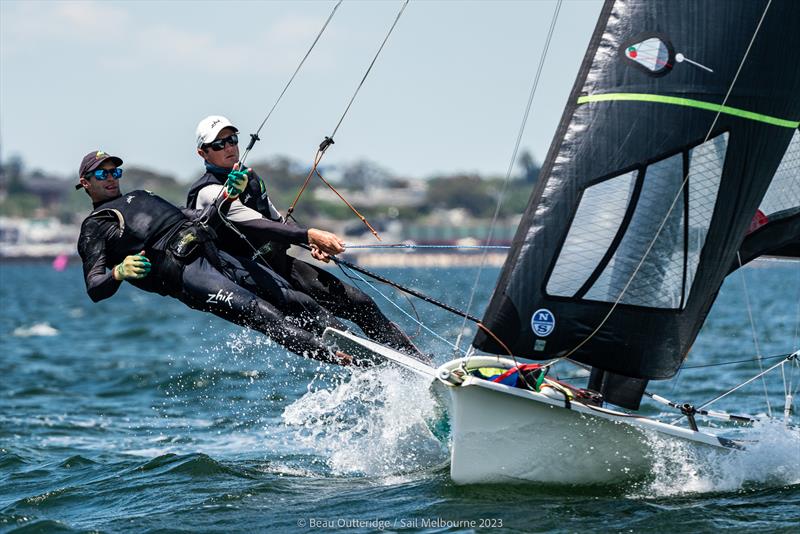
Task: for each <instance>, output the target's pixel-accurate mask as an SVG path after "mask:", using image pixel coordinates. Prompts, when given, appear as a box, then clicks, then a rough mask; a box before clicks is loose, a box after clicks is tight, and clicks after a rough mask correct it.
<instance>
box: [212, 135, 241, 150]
mask: <svg viewBox="0 0 800 534" xmlns="http://www.w3.org/2000/svg"><path fill="white" fill-rule="evenodd" d="M238 144H239V136H238V135H236V134H233V135H230V136H228V137H224V138H222V139H217V140H216V141H212V142H210V143H206V144H205V145H203V147H204V148H210V149H211V150H213V151H214V152H219V151H220V150H222V149H223V148H225V145H231V146H236V145H238Z"/></svg>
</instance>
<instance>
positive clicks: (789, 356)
mask: <svg viewBox="0 0 800 534" xmlns="http://www.w3.org/2000/svg"><path fill="white" fill-rule="evenodd" d="M798 356H800V350H798V351H796V352H793V353H792V354H790V355H788V356H787V357H786V358H785V359H784V360H783V361H780V362H778V363H776V364H775V365H773V366H772V367H770V368H769V369H767V370H766V371H763V372H761V373H758V374H757V375H756V376H754V377H752V378H749V379H747V380H746V381H744V382H742V383H741V384H739V385H738V386H736V387H734V388H732V389H729V390H728V391H726V392H725V393H723V394H722V395H719V396H717V397H715V398H713V399H711V400H710V401H708V402H706V403H705V404H702V405H701V406H699V407H698V408H697V409H698V410H702V409H703V408H707V407H708V406H711V405H712V404H713V403H715V402H717V401H718V400H720V399H722V398H724V397H727V396H728V395H730V394H731V393H733V392H734V391H736V390H737V389H740V388H742V387H744V386H746V385H747V384H749V383H750V382H752V381H753V380H757V379H759V378H761V377H762V376H764V375H765V374H767V373H769V372H770V371H772V370H773V369H775V368H776V367H779V366H781V365H783V364H784V363H786V362H787V361H789V360H794V359H797V357H798ZM684 417H685V416H684V415H682V416H680V417H678V418H677V419H675V420H674V421H672V422H671V423H670V424H671V425H674V424H675V423H677V422H678V421H680V420H681V419H683V418H684Z"/></svg>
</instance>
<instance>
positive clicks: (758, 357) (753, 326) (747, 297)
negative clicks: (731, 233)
mask: <svg viewBox="0 0 800 534" xmlns="http://www.w3.org/2000/svg"><path fill="white" fill-rule="evenodd" d="M736 259H737V260H738V262H739V275H740V277H741V279H742V289H743V290H744V302H745V304H746V307H747V317H748V318H749V319H750V331H751V332H752V334H753V345H755V349H756V361H758V369H759V371H763V370H764V366H763V365H762V363H761V347H759V345H758V333H757V332H756V322H755V320H754V319H753V308H752V306H750V293H749V292H748V291H747V281H746V280H745V277H744V270H742V256H741V254H739V252H738V251H737V252H736ZM781 370H783V367H781ZM761 385H762V386H763V387H764V399H765V400H766V401H767V415H769V416H770V417H772V406H771V405H770V403H769V392H768V391H767V381H766V380H765V379H764V377H763V376H762V377H761Z"/></svg>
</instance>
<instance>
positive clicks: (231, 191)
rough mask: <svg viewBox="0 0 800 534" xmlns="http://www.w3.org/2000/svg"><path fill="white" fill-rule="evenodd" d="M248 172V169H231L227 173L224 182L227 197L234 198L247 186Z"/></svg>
mask: <svg viewBox="0 0 800 534" xmlns="http://www.w3.org/2000/svg"><path fill="white" fill-rule="evenodd" d="M249 172H250V169H247V170H245V171H231V172H230V173H229V174H228V180H227V181H226V182H225V191H226V192H227V193H228V198H236V197H238V196H239V195H240V194H242V191H244V188H245V187H247V180H248V179H249V176H248V173H249Z"/></svg>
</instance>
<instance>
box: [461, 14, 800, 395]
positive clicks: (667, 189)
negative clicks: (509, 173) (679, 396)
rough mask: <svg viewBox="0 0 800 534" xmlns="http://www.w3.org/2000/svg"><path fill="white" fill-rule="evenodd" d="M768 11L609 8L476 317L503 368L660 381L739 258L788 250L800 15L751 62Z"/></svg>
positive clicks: (796, 203) (776, 29)
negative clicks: (555, 366) (512, 359)
mask: <svg viewBox="0 0 800 534" xmlns="http://www.w3.org/2000/svg"><path fill="white" fill-rule="evenodd" d="M765 6H766V3H765V2H758V1H750V0H736V1H729V2H694V1H691V0H669V1H665V0H648V1H640V0H617V1H607V2H606V4H605V5H604V7H603V10H602V13H601V20H600V22H599V23H598V26H597V28H596V30H595V33H594V35H593V37H592V39H591V41H590V45H589V48H588V50H587V53H586V56H585V59H584V62H583V64H582V66H581V69H580V72H579V74H578V78H577V79H576V82H575V85H574V87H573V91H572V93H571V96H570V99H569V103H568V105H567V108H566V109H565V111H564V114H563V116H562V120H561V123H560V125H559V128H558V131H557V132H556V135H555V138H554V140H553V143H552V145H551V148H550V150H549V152H548V155H547V158H546V160H545V163H544V165H543V167H542V171H541V174H540V181H539V183H538V184H537V186H536V188H535V189H534V191H533V192H532V194H531V199H530V201H529V204H528V207H527V209H526V211H525V213H524V214H523V216H522V220H521V223H520V228H519V229H518V231H517V233H516V236H515V238H514V242H513V246H512V249H511V251H510V253H509V255H508V259H507V260H506V264H505V266H504V268H503V271H502V272H501V276H500V279H499V282H498V285H497V288H496V289H495V292H494V294H493V296H492V299H491V301H490V303H489V306H488V308H487V310H486V312H485V314H484V318H483V323H484V324H485V325H486V326H487V327H489V329H490V330H491V331H492V332H493V333H494V334H495V335H497V336H498V337H499V338H500V339H501V340H502V341H503V343H505V344H506V345H507V346H508V347H510V348H511V350H512V352H514V354H516V355H519V356H524V357H529V358H538V359H547V358H552V357H559V356H563V355H565V354H567V353H572V351H574V350H575V348H576V347H579V349H578V350H576V351H575V352H574V354H571V355H570V358H573V359H575V360H577V361H580V362H583V363H586V364H589V365H591V366H593V367H595V368H597V369H600V370H603V371H606V372H608V373H612V374H609V375H605V376H616V375H619V376H620V377H621V378H620V380H616V379H615V380H613V381H609V380H605V379H604V383H605V382H608V383H612V382H613V383H620V382H621V381H624V378H625V377H630V378H633V379H637V380H649V379H662V378H669V377H671V376H672V375H674V373H675V372H676V371H677V369H678V368H679V366H680V364H681V363H682V360H683V358H684V357H685V355H686V353H687V352H688V349H689V347H690V346H691V344H692V342H693V340H694V338H695V337H696V335H697V332H698V331H699V329H700V326H701V325H702V322H703V319H704V318H705V316H706V314H707V313H708V310H709V308H710V306H711V305H712V304H713V301H714V297H715V295H716V292H717V291H718V289H719V287H720V285H721V283H722V281H723V280H724V277H725V276H726V274H727V273H728V272H729V269H730V268H731V265H733V263H734V260H735V259H736V258H737V256H738V257H742V256H743V255H744V257H746V258H749V257H751V256H752V257H754V255H757V254H760V253H763V251H764V250H767V249H770V250H774V251H779V252H780V251H782V252H786V251H791V250H794V247H795V242H796V240H797V236H798V235H800V228H798V226H799V225H800V185H798V181H800V169H798V168H797V167H800V140H798V137H797V136H798V134H797V131H798V130H797V128H798V124H800V99H798V98H797V95H798V94H800V68H798V66H797V65H795V64H794V63H792V64H787V62H786V61H785V59H784V56H785V54H782V53H780V52H778V51H779V50H799V49H800V36H798V35H796V32H789V33H787V32H786V31H783V29H785V24H786V21H789V20H796V21H798V22H800V3H798V2H791V1H787V0H773V2H772V4H770V8H769V10H768V12H767V13H766V15H765V16H764V17H763V22H761V24H762V26H761V28H760V30H759V32H758V34H757V36H756V38H755V39H754V40H753V42H752V46H751V47H750V48H749V52H748V46H749V44H750V41H751V39H752V38H753V33H754V32H755V30H756V28H758V25H759V22H760V20H761V18H762V15H764V11H765ZM746 52H747V57H746V61H744V63H742V59H743V58H744V57H745V53H746ZM740 67H741V69H740ZM734 79H735V80H736V83H735V84H733V85H731V84H732V82H733V80H734ZM795 189H797V193H796V195H795ZM795 196H797V197H798V198H796V199H795ZM759 207H762V208H764V209H766V210H768V211H770V213H769V214H767V213H762V215H763V218H760V219H757V221H760V223H759V224H760V225H757V226H756V227H755V228H754V227H753V224H756V223H754V220H755V219H754V216H758V214H759V213H760V212H759V211H758V210H759ZM793 210H796V211H797V213H795V211H793ZM781 230H783V232H781ZM786 232H788V237H787V233H786ZM797 249H798V250H799V251H800V244H798V247H797ZM598 327H600V328H598ZM473 345H474V346H475V347H477V348H478V349H481V350H485V351H489V352H494V353H503V352H504V351H503V349H502V347H500V346H499V344H498V343H496V342H495V341H494V340H492V339H491V338H490V337H488V336H486V335H485V334H483V333H481V332H479V333H478V334H477V335H476V338H475V340H474V341H473ZM598 376H599V375H598Z"/></svg>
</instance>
